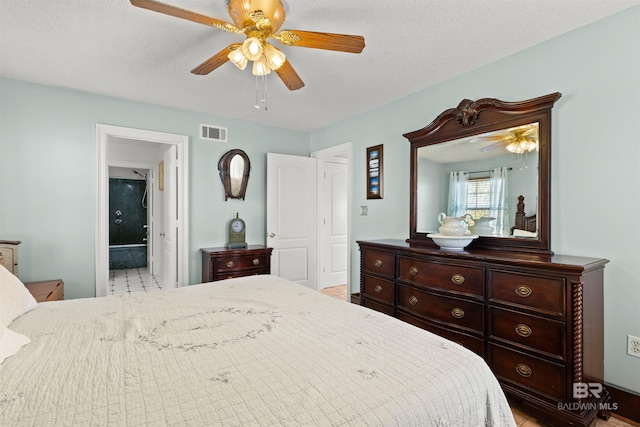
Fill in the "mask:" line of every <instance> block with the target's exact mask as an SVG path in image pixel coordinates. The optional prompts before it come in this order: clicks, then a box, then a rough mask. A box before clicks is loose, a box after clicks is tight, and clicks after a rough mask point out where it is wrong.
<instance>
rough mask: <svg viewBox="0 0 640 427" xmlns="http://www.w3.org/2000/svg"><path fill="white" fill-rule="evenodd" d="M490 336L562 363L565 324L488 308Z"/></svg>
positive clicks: (563, 357)
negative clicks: (548, 356)
mask: <svg viewBox="0 0 640 427" xmlns="http://www.w3.org/2000/svg"><path fill="white" fill-rule="evenodd" d="M488 323H489V332H488V333H489V337H490V338H493V339H500V340H507V341H509V342H511V343H515V344H518V345H523V346H527V347H529V348H532V349H533V350H537V351H541V352H544V353H547V354H549V355H551V356H552V357H556V358H558V359H560V360H565V327H566V324H565V322H561V321H558V320H552V319H547V318H544V317H540V316H533V315H529V314H524V313H518V312H515V311H511V310H503V309H500V308H495V307H490V308H489V320H488Z"/></svg>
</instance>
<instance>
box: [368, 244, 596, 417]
mask: <svg viewBox="0 0 640 427" xmlns="http://www.w3.org/2000/svg"><path fill="white" fill-rule="evenodd" d="M358 244H359V245H360V252H361V255H360V272H361V277H360V297H361V305H364V306H366V307H369V308H372V309H374V310H377V311H380V312H383V313H386V314H389V315H391V316H395V317H397V318H399V319H401V320H403V321H405V322H408V323H411V324H413V325H416V326H418V327H420V328H423V329H426V330H428V331H431V332H433V333H435V334H438V335H440V336H443V337H445V338H448V339H450V340H452V341H455V342H458V343H460V344H461V345H463V346H465V347H467V348H469V349H470V350H472V351H474V352H475V353H477V354H479V355H480V356H482V357H483V358H484V359H485V360H486V362H487V364H488V365H489V366H490V367H491V369H492V370H493V372H494V374H495V375H496V377H497V378H498V380H499V381H500V383H501V385H502V387H503V390H504V391H505V393H506V394H507V396H509V397H510V398H511V399H514V400H516V401H519V402H521V403H522V404H523V405H524V406H525V407H526V408H527V409H529V410H531V412H533V413H535V414H537V415H539V417H540V418H541V419H544V420H548V421H550V422H552V423H554V425H574V426H588V425H590V424H591V423H593V422H594V420H595V417H596V415H598V413H599V414H600V415H601V416H603V417H607V416H608V414H607V413H606V411H605V412H603V411H602V409H606V408H607V406H606V402H607V400H608V398H609V397H608V393H607V391H606V390H603V391H602V392H601V393H597V390H596V393H589V396H588V397H584V398H580V399H579V398H574V384H577V383H599V384H602V383H603V378H604V321H603V317H604V314H603V271H604V266H605V264H606V263H607V262H608V261H607V260H605V259H597V258H584V257H572V256H562V255H538V254H527V253H513V252H505V251H493V250H486V249H485V250H480V249H477V250H469V251H462V252H447V251H442V250H439V249H430V248H412V247H410V246H409V244H408V243H406V242H404V241H401V240H378V241H359V242H358ZM584 387H588V386H584ZM581 394H586V393H585V392H584V391H583V392H581V393H578V395H579V397H581V396H580V395H581ZM596 394H599V396H595V395H596ZM575 408H577V409H575Z"/></svg>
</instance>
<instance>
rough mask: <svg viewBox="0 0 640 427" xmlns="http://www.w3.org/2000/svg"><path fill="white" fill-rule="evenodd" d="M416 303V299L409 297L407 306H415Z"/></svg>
mask: <svg viewBox="0 0 640 427" xmlns="http://www.w3.org/2000/svg"><path fill="white" fill-rule="evenodd" d="M417 303H418V298H416V297H413V296H412V297H409V304H411V305H416V304H417Z"/></svg>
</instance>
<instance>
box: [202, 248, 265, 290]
mask: <svg viewBox="0 0 640 427" xmlns="http://www.w3.org/2000/svg"><path fill="white" fill-rule="evenodd" d="M272 250H273V248H267V247H265V246H263V245H249V246H248V247H247V248H242V249H229V248H224V247H220V248H202V249H200V252H202V283H207V282H215V281H216V280H223V279H230V278H232V277H242V276H252V275H255V274H271V251H272Z"/></svg>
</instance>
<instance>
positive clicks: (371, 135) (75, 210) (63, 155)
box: [0, 7, 640, 392]
mask: <svg viewBox="0 0 640 427" xmlns="http://www.w3.org/2000/svg"><path fill="white" fill-rule="evenodd" d="M477 42H478V43H481V40H479V41H477ZM454 48H455V47H454ZM639 51H640V7H635V8H632V9H630V10H628V11H625V12H623V13H621V14H618V15H616V16H613V17H611V18H608V19H605V20H603V21H600V22H598V23H595V24H593V25H591V26H588V27H585V28H582V29H579V30H577V31H574V32H572V33H569V34H566V35H563V36H561V37H559V38H556V39H554V40H551V41H549V42H546V43H543V44H540V45H538V46H535V47H533V48H531V49H527V50H525V51H523V52H520V53H517V54H515V55H512V56H510V57H508V58H505V59H503V60H501V61H497V62H495V63H493V64H490V65H488V66H485V67H482V68H479V69H477V70H474V71H473V72H470V73H468V74H465V75H462V76H459V77H456V78H454V79H452V80H449V81H446V82H443V83H441V84H438V85H435V86H433V87H430V88H428V89H425V90H424V91H421V92H419V93H416V94H413V95H411V96H408V97H405V98H403V99H401V100H399V101H397V102H393V103H390V104H388V105H385V106H383V107H380V108H377V109H374V110H371V111H369V112H367V113H365V114H362V115H359V116H357V117H353V118H351V119H348V120H345V121H344V122H342V123H340V124H337V125H335V126H331V127H329V128H327V129H324V130H322V131H318V132H315V133H314V134H312V135H308V134H305V133H301V132H295V131H289V130H284V129H278V128H272V127H265V126H261V125H257V124H254V123H250V122H246V121H240V120H232V119H226V118H221V117H211V116H207V115H203V114H197V113H193V112H187V111H180V110H174V109H169V108H163V107H157V106H151V105H145V104H140V103H135V102H129V101H124V100H117V99H112V98H106V97H101V96H95V95H88V94H84V93H79V92H73V91H68V90H63V89H56V88H50V87H45V86H38V85H32V84H28V83H23V82H19V81H15V80H8V79H0V182H2V183H3V185H1V186H0V203H1V207H0V238H3V239H19V240H22V241H23V242H24V243H23V244H22V245H21V247H20V271H21V278H22V279H23V280H25V281H29V280H37V279H43V278H51V277H54V276H55V277H64V279H65V285H66V286H65V290H66V292H67V294H68V296H69V297H81V296H91V295H93V292H94V289H93V286H94V243H95V239H94V225H95V224H94V221H95V220H94V216H95V212H94V210H95V124H96V123H105V124H112V125H118V126H129V127H134V128H141V129H150V130H155V131H163V132H170V133H178V134H186V135H189V136H190V137H191V141H190V144H191V145H190V151H191V152H190V166H191V175H190V181H191V190H190V191H191V192H190V200H191V204H190V209H191V217H190V226H191V228H190V252H191V258H190V260H191V262H190V281H191V283H196V282H198V281H199V278H200V271H199V270H200V258H199V253H198V249H199V248H200V247H203V246H214V245H221V244H223V243H224V241H225V239H226V236H225V226H226V221H227V218H231V216H232V215H233V214H234V213H235V212H236V211H239V212H240V213H241V215H242V216H243V218H244V219H245V220H246V221H247V228H248V236H247V237H248V241H250V242H252V243H259V242H262V241H263V239H264V232H265V215H264V207H265V191H266V190H265V180H264V177H265V153H266V152H267V151H272V152H280V153H286V154H298V155H308V153H309V152H310V151H317V150H320V149H323V148H327V147H330V146H334V145H337V144H342V143H344V142H349V141H351V142H352V143H353V154H354V175H353V176H354V183H353V205H352V211H353V212H354V216H353V218H352V221H353V230H352V232H353V237H354V241H355V240H357V239H374V238H400V239H404V238H406V237H408V234H409V211H408V208H409V168H408V165H409V144H408V142H407V140H406V139H405V138H404V137H402V134H403V133H406V132H409V131H412V130H416V129H419V128H422V127H423V126H425V125H426V124H428V123H429V122H431V120H433V119H434V118H435V117H436V116H437V115H438V114H439V113H440V112H442V111H443V110H444V109H445V108H449V107H454V106H456V105H457V104H458V103H459V102H460V101H461V100H462V99H463V98H468V99H478V98H483V97H495V98H499V99H504V100H513V101H515V100H522V99H528V98H534V97H537V96H540V95H544V94H548V93H551V92H556V91H559V92H562V94H563V96H562V98H561V99H560V100H559V101H558V103H557V104H556V106H555V107H554V113H553V149H552V156H553V164H552V181H551V183H552V218H551V220H552V249H553V250H554V251H555V252H556V253H562V254H573V255H585V256H594V257H604V258H607V259H610V260H611V262H610V263H609V264H608V265H607V268H606V271H605V281H606V284H605V287H606V290H605V344H606V354H605V356H606V372H605V377H606V379H607V381H608V382H610V383H612V384H616V385H618V386H619V387H623V388H627V389H631V390H634V391H636V392H640V359H638V358H633V357H631V356H628V355H626V335H627V334H632V335H636V336H640V310H638V305H639V303H640V275H639V274H638V269H637V265H638V263H639V262H640V249H639V247H640V246H639V245H638V241H640V227H637V226H636V222H637V221H636V220H635V219H634V218H637V217H638V216H639V215H640V197H638V194H637V187H638V186H639V185H640V136H639V135H640V134H639V133H638V130H637V127H638V126H637V115H638V111H640V57H639V55H638V52H639ZM425 54H429V53H428V52H426V53H425ZM407 66H410V64H407ZM424 72H425V73H428V72H429V70H428V69H427V70H424ZM200 123H208V124H214V125H219V126H224V127H228V128H229V135H230V142H229V143H228V144H215V143H211V142H204V141H200V140H199V139H197V135H196V132H197V128H198V125H199V124H200ZM378 144H384V150H385V151H384V168H385V193H384V194H385V196H384V199H383V200H367V199H366V189H365V180H364V176H365V153H366V151H365V150H366V147H369V146H373V145H378ZM231 148H242V149H244V150H245V151H246V152H247V154H249V157H250V158H251V160H252V172H251V177H252V178H251V179H250V182H249V188H248V191H247V200H246V201H245V202H241V201H230V202H226V203H225V202H223V197H222V189H221V185H220V183H219V179H218V176H217V170H216V163H217V160H218V159H219V158H220V155H221V154H222V153H223V152H224V151H226V150H228V149H231ZM360 205H368V207H369V215H368V216H359V212H360V209H359V206H360ZM618 218H622V219H618ZM351 261H352V283H353V284H354V289H357V287H358V265H359V253H358V250H357V245H356V244H355V243H353V242H352V248H351Z"/></svg>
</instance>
